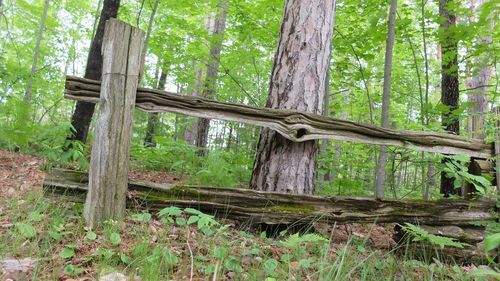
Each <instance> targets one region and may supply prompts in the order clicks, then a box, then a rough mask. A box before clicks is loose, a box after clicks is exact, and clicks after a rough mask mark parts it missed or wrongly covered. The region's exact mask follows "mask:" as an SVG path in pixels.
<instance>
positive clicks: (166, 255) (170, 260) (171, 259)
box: [163, 248, 179, 265]
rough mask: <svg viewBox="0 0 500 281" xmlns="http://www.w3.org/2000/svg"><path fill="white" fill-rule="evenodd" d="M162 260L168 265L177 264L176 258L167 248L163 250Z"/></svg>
mask: <svg viewBox="0 0 500 281" xmlns="http://www.w3.org/2000/svg"><path fill="white" fill-rule="evenodd" d="M163 259H164V260H165V262H166V263H167V264H168V265H176V264H177V263H178V262H179V260H178V259H177V256H176V255H175V254H174V253H173V252H172V251H170V250H169V249H167V248H164V249H163Z"/></svg>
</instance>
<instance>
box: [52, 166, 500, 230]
mask: <svg viewBox="0 0 500 281" xmlns="http://www.w3.org/2000/svg"><path fill="white" fill-rule="evenodd" d="M87 183H88V176H87V174H86V173H82V172H75V171H69V170H53V171H52V173H51V174H49V175H48V176H47V177H46V178H45V181H44V187H45V189H46V190H47V191H52V192H56V193H69V194H72V195H75V196H77V197H79V198H80V199H83V198H84V196H85V193H86V192H87ZM128 197H129V198H128V203H127V206H128V207H129V208H131V207H137V206H140V207H144V208H147V209H149V210H151V211H157V210H160V209H162V208H165V207H167V206H178V207H193V208H197V209H199V210H201V211H203V212H206V213H209V214H214V215H216V216H218V217H225V218H232V219H238V220H244V221H248V222H249V223H255V224H260V223H263V224H271V225H272V224H309V223H314V222H323V223H334V222H337V223H372V222H377V223H404V222H409V223H413V224H425V225H447V226H470V223H471V222H475V221H486V220H494V219H495V218H496V217H497V214H496V213H495V202H493V201H486V200H474V201H464V200H449V199H442V200H439V201H393V200H378V199H374V198H363V197H321V196H312V195H294V194H284V193H268V192H260V191H255V190H249V189H237V188H232V189H229V188H214V187H194V186H174V185H162V184H155V183H148V182H140V181H133V180H130V181H129V196H128Z"/></svg>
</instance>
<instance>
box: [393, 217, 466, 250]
mask: <svg viewBox="0 0 500 281" xmlns="http://www.w3.org/2000/svg"><path fill="white" fill-rule="evenodd" d="M400 226H401V229H402V230H403V231H405V232H406V233H408V234H409V235H410V236H411V237H412V240H413V241H426V242H429V243H430V244H432V245H435V246H439V247H441V248H444V247H447V246H450V247H456V248H463V247H465V246H468V244H466V243H462V242H458V241H456V240H455V239H453V238H450V237H444V236H439V235H434V234H431V233H429V232H428V231H426V230H424V229H422V228H420V227H418V226H416V225H414V224H411V223H405V225H400Z"/></svg>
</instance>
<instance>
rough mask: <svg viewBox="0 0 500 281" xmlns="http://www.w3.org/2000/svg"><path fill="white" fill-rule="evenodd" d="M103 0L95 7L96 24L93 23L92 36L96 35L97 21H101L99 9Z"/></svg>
mask: <svg viewBox="0 0 500 281" xmlns="http://www.w3.org/2000/svg"><path fill="white" fill-rule="evenodd" d="M101 5H102V0H99V2H98V3H97V7H96V9H95V16H94V24H93V25H92V36H95V31H96V28H97V23H98V22H99V10H100V9H101Z"/></svg>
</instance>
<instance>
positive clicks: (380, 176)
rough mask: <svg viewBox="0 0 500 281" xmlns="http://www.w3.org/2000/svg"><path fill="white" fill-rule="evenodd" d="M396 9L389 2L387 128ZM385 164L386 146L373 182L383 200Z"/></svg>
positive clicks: (394, 3) (384, 108)
mask: <svg viewBox="0 0 500 281" xmlns="http://www.w3.org/2000/svg"><path fill="white" fill-rule="evenodd" d="M397 7H398V1H397V0H391V7H390V11H389V24H388V25H389V29H388V31H387V42H386V48H385V62H384V86H383V87H384V91H383V94H382V127H384V128H387V127H388V126H389V105H390V95H391V76H392V53H393V52H392V50H393V49H394V37H395V33H396V11H397ZM386 162H387V146H385V145H383V146H381V147H380V154H379V158H378V162H377V173H376V175H375V176H376V181H375V197H377V198H379V199H381V198H384V191H385V172H386V171H385V163H386Z"/></svg>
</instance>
